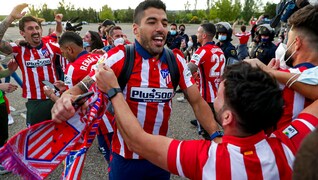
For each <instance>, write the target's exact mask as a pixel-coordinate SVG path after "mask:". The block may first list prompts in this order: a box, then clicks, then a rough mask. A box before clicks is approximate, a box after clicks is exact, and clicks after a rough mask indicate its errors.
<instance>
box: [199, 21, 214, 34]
mask: <svg viewBox="0 0 318 180" xmlns="http://www.w3.org/2000/svg"><path fill="white" fill-rule="evenodd" d="M201 27H202V28H203V30H204V31H205V32H206V33H207V34H208V35H209V36H211V37H214V36H215V32H216V29H215V26H214V24H212V23H204V24H201Z"/></svg>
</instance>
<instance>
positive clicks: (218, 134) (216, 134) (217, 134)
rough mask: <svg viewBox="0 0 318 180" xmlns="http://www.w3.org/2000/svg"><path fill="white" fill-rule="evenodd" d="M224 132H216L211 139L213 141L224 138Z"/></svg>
mask: <svg viewBox="0 0 318 180" xmlns="http://www.w3.org/2000/svg"><path fill="white" fill-rule="evenodd" d="M223 134H224V133H223V131H215V132H214V133H213V134H211V136H210V138H211V141H212V140H213V139H214V138H216V137H222V136H223Z"/></svg>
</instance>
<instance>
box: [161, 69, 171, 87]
mask: <svg viewBox="0 0 318 180" xmlns="http://www.w3.org/2000/svg"><path fill="white" fill-rule="evenodd" d="M160 73H161V76H162V78H163V79H165V80H166V84H169V83H170V82H171V76H170V72H169V69H163V70H161V71H160Z"/></svg>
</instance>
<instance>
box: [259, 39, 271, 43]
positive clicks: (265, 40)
mask: <svg viewBox="0 0 318 180" xmlns="http://www.w3.org/2000/svg"><path fill="white" fill-rule="evenodd" d="M261 42H265V43H266V42H269V39H268V38H261Z"/></svg>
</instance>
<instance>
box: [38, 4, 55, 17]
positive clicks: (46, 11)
mask: <svg viewBox="0 0 318 180" xmlns="http://www.w3.org/2000/svg"><path fill="white" fill-rule="evenodd" d="M40 16H41V17H42V18H43V19H45V21H53V20H54V11H53V10H52V9H49V8H48V7H47V4H46V3H44V4H43V7H42V9H41V12H40Z"/></svg>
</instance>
